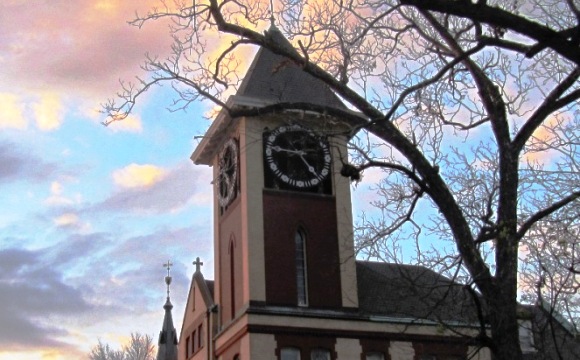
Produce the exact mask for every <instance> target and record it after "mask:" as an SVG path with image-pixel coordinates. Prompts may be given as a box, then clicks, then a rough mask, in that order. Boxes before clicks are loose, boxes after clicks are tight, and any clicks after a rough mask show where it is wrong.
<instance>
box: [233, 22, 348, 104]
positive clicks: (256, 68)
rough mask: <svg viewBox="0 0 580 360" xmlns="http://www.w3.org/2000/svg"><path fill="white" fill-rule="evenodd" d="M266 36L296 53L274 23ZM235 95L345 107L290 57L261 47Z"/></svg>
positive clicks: (322, 84) (319, 81)
mask: <svg viewBox="0 0 580 360" xmlns="http://www.w3.org/2000/svg"><path fill="white" fill-rule="evenodd" d="M266 36H267V37H269V38H270V39H271V40H272V41H273V42H275V43H276V44H278V46H280V47H282V48H285V49H286V50H288V51H290V52H293V53H297V52H296V50H295V49H294V47H293V46H292V45H291V44H290V42H289V41H288V39H286V38H285V37H284V35H282V33H281V32H280V30H279V29H278V28H277V27H276V26H275V25H274V24H272V26H271V27H270V29H269V30H268V31H267V32H266ZM236 95H238V96H244V97H251V98H256V99H260V100H262V101H265V102H267V103H281V102H291V103H298V102H302V103H310V104H316V105H324V106H329V107H335V108H339V109H346V107H345V105H344V104H343V103H342V102H341V101H340V99H339V98H338V96H336V95H335V94H334V93H333V92H332V91H331V90H330V88H329V87H328V86H327V85H326V84H325V83H324V82H322V81H321V80H320V79H317V78H315V77H313V76H312V75H310V74H308V73H306V72H304V71H303V70H302V69H301V68H300V66H299V65H298V64H296V63H294V62H293V61H292V60H290V59H288V58H286V57H283V56H281V55H277V54H274V53H273V52H271V51H270V50H268V49H265V48H263V47H262V48H260V49H259V50H258V53H257V54H256V57H255V58H254V61H253V62H252V64H251V66H250V68H249V69H248V72H247V73H246V76H245V77H244V80H243V81H242V84H241V86H240V88H239V89H238V92H237V94H236Z"/></svg>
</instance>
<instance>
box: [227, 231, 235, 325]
mask: <svg viewBox="0 0 580 360" xmlns="http://www.w3.org/2000/svg"><path fill="white" fill-rule="evenodd" d="M235 247H236V239H235V237H234V236H233V235H232V236H231V237H230V246H229V247H228V252H229V255H230V311H231V315H232V317H231V318H232V319H233V318H234V317H235V316H236V277H235V275H236V268H235V261H234V259H235V251H234V250H235Z"/></svg>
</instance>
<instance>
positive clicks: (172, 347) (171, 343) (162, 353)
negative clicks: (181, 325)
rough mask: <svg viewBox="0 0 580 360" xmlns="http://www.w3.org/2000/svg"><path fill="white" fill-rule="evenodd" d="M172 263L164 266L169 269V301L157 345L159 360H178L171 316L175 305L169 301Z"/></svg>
mask: <svg viewBox="0 0 580 360" xmlns="http://www.w3.org/2000/svg"><path fill="white" fill-rule="evenodd" d="M171 265H172V264H171V263H170V262H169V261H167V264H165V265H163V266H165V267H167V276H166V277H165V283H166V284H167V300H166V301H165V305H163V309H165V316H164V317H163V327H162V328H161V332H159V341H158V343H157V360H177V331H175V326H173V316H172V315H171V309H173V305H172V304H171V300H170V299H169V285H170V284H171V276H170V275H169V269H170V267H171Z"/></svg>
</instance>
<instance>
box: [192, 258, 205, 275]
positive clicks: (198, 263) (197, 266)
mask: <svg viewBox="0 0 580 360" xmlns="http://www.w3.org/2000/svg"><path fill="white" fill-rule="evenodd" d="M193 265H195V272H196V273H197V272H200V271H201V266H202V265H203V263H202V262H201V260H200V259H199V257H197V258H195V261H194V262H193Z"/></svg>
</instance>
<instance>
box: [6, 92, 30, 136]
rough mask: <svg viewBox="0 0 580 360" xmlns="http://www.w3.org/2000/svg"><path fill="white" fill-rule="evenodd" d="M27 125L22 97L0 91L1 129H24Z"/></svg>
mask: <svg viewBox="0 0 580 360" xmlns="http://www.w3.org/2000/svg"><path fill="white" fill-rule="evenodd" d="M27 125H28V124H27V122H26V119H25V118H24V104H22V102H21V101H20V98H19V97H18V96H17V95H14V94H10V93H6V92H3V93H0V129H2V128H4V129H18V130H24V129H26V127H27Z"/></svg>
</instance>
